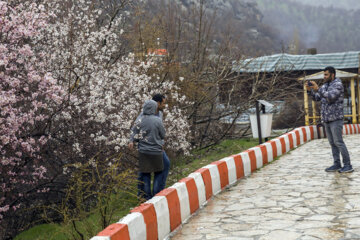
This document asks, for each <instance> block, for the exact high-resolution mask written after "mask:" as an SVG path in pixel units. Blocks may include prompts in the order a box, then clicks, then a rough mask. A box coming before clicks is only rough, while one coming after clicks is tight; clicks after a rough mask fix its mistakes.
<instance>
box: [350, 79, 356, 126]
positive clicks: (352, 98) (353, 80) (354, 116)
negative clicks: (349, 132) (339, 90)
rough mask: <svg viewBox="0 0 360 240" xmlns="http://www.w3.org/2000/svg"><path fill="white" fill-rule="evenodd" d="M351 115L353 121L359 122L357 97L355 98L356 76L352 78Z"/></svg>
mask: <svg viewBox="0 0 360 240" xmlns="http://www.w3.org/2000/svg"><path fill="white" fill-rule="evenodd" d="M351 115H352V123H357V119H356V99H355V78H352V79H351Z"/></svg>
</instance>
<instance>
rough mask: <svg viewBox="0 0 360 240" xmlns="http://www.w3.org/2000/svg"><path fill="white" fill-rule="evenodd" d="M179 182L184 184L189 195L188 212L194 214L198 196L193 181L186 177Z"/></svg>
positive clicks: (197, 207) (197, 204)
mask: <svg viewBox="0 0 360 240" xmlns="http://www.w3.org/2000/svg"><path fill="white" fill-rule="evenodd" d="M179 182H183V183H185V184H186V188H187V191H188V195H189V203H190V212H191V213H194V212H195V211H196V210H198V209H199V195H198V189H197V187H196V183H195V180H194V179H193V178H190V177H186V178H183V179H181V180H180V181H179Z"/></svg>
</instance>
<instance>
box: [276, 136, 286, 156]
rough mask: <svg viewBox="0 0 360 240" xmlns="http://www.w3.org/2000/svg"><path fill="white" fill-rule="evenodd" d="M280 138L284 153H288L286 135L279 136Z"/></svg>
mask: <svg viewBox="0 0 360 240" xmlns="http://www.w3.org/2000/svg"><path fill="white" fill-rule="evenodd" d="M278 139H279V140H280V143H281V150H282V153H283V154H284V153H286V143H285V138H284V137H279V138H278Z"/></svg>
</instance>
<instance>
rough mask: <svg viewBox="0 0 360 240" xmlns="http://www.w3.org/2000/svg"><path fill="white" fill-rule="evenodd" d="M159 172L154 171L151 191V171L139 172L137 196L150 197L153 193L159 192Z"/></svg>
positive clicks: (147, 198)
mask: <svg viewBox="0 0 360 240" xmlns="http://www.w3.org/2000/svg"><path fill="white" fill-rule="evenodd" d="M161 173H162V172H155V173H154V184H153V190H152V191H151V173H142V172H139V176H138V190H139V191H138V196H139V197H143V198H145V199H146V200H149V199H150V198H152V197H153V196H154V195H155V194H157V193H158V192H160V190H159V189H158V186H159V185H160V182H161V179H162V177H161Z"/></svg>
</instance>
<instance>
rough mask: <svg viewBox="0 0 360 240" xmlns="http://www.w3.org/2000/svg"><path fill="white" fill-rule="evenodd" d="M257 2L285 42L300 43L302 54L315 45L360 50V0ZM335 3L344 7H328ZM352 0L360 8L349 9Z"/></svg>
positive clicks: (321, 48) (322, 49)
mask: <svg viewBox="0 0 360 240" xmlns="http://www.w3.org/2000/svg"><path fill="white" fill-rule="evenodd" d="M254 1H255V2H256V3H257V4H258V7H259V9H260V11H261V12H262V14H263V16H264V19H263V21H264V22H266V23H267V24H269V25H271V26H272V27H273V28H275V29H277V30H278V32H279V34H280V36H279V37H280V38H281V39H282V40H283V42H284V43H285V44H287V45H289V44H290V43H292V42H297V41H298V42H299V45H300V49H299V52H300V53H304V52H306V48H313V47H315V48H317V49H318V52H320V53H321V52H322V53H325V52H342V51H356V50H360V41H359V40H358V39H360V31H359V30H358V29H359V23H360V1H359V0H341V1H339V0H324V1H320V0H317V1H313V0H308V1H307V0H253V1H252V2H254ZM320 2H322V3H323V4H320ZM304 3H308V4H309V5H306V4H304ZM325 3H326V4H325ZM335 3H338V6H343V8H332V7H325V6H331V5H334V4H335ZM350 3H352V4H353V6H354V8H358V9H357V10H347V9H346V7H347V6H348V5H347V4H350ZM310 4H311V6H310ZM315 5H316V6H315ZM318 5H323V6H318Z"/></svg>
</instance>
